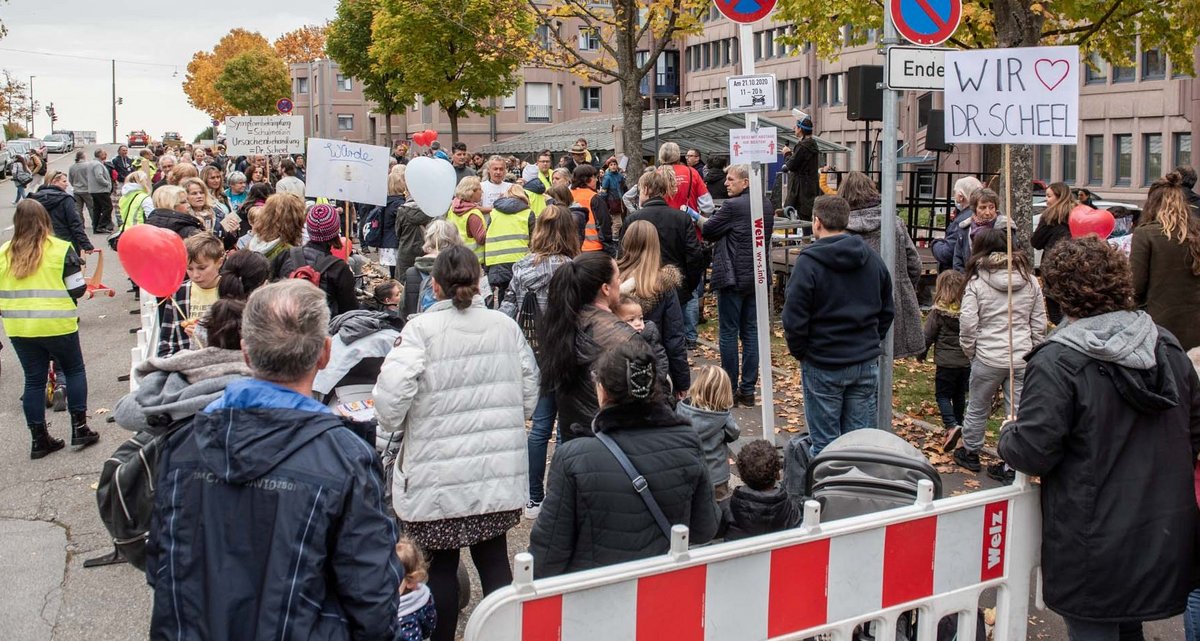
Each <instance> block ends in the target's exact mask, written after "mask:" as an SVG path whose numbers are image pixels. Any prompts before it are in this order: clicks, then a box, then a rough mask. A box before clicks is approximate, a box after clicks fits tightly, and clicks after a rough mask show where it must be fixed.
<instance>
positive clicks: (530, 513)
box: [525, 499, 542, 521]
mask: <svg viewBox="0 0 1200 641" xmlns="http://www.w3.org/2000/svg"><path fill="white" fill-rule="evenodd" d="M541 513H542V502H541V501H537V502H534V500H533V499H529V501H528V502H526V503H525V518H527V519H529V520H530V521H536V520H537V517H538V515H539V514H541Z"/></svg>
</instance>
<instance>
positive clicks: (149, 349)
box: [129, 290, 159, 392]
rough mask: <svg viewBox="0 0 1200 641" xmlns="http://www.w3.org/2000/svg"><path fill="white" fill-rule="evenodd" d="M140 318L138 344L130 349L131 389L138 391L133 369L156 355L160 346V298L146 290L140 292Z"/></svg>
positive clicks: (131, 390)
mask: <svg viewBox="0 0 1200 641" xmlns="http://www.w3.org/2000/svg"><path fill="white" fill-rule="evenodd" d="M138 318H139V320H140V321H141V325H140V326H139V327H138V329H137V344H136V345H134V346H133V348H131V349H130V350H129V352H130V355H129V361H130V362H129V391H130V392H135V391H137V387H138V385H137V381H136V380H135V379H134V376H133V371H134V370H135V369H137V366H138V365H140V364H142V362H143V361H145V360H146V359H148V358H150V357H151V356H154V352H155V350H156V349H157V347H158V330H159V324H158V299H157V298H155V297H154V296H152V295H150V294H148V293H147V292H146V291H145V290H139V293H138Z"/></svg>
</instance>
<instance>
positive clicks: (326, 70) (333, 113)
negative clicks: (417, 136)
mask: <svg viewBox="0 0 1200 641" xmlns="http://www.w3.org/2000/svg"><path fill="white" fill-rule="evenodd" d="M289 73H290V74H291V80H292V104H293V110H292V115H295V116H301V117H303V118H304V135H305V137H306V138H327V139H331V140H347V141H349V142H359V143H367V144H373V145H386V144H387V136H386V131H387V127H386V125H387V123H386V122H385V121H384V116H383V114H381V113H378V112H377V111H376V110H375V104H374V103H372V102H370V101H368V100H367V99H366V98H365V97H363V87H362V83H361V82H360V81H359V80H358V79H357V78H352V77H350V76H347V75H345V74H343V73H342V72H341V70H340V69H339V68H338V64H337V63H336V62H334V61H332V60H327V59H326V60H317V61H315V62H312V63H298V64H293V65H290V66H289ZM392 135H393V137H394V138H395V139H396V140H403V139H404V138H406V137H407V132H406V131H405V129H404V115H403V114H393V115H392Z"/></svg>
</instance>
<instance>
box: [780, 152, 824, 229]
mask: <svg viewBox="0 0 1200 641" xmlns="http://www.w3.org/2000/svg"><path fill="white" fill-rule="evenodd" d="M820 159H821V150H820V148H819V147H818V146H817V140H816V138H813V137H812V136H809V137H808V138H805V139H803V140H801V141H800V142H799V143H797V144H796V148H795V149H794V150H793V151H792V156H791V158H788V159H787V162H786V163H784V168H785V169H787V170H788V173H789V174H790V175H789V176H788V192H789V193H788V199H787V204H789V205H791V206H792V207H795V208H796V213H797V215H798V216H800V218H803V219H805V220H812V210H813V203H814V202H815V201H816V199H817V196H820V195H821V177H820V174H819V173H818V172H819V170H820V165H821V160H820Z"/></svg>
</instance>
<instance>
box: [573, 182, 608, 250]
mask: <svg viewBox="0 0 1200 641" xmlns="http://www.w3.org/2000/svg"><path fill="white" fill-rule="evenodd" d="M596 176H597V173H596V168H595V167H593V166H591V165H586V164H581V165H579V166H577V167H575V171H574V173H573V174H572V175H571V195H572V196H573V197H574V198H575V204H576V205H579V206H580V207H583V208H584V209H585V210H587V222H586V223H585V224H584V226H583V230H582V231H583V245H582V249H583V251H584V253H587V252H599V251H602V252H605V253H607V254H608V255H609V256H616V255H617V244H616V242H615V241H613V233H612V218H611V217H610V216H609V214H608V203H606V202H604V197H603V196H601V195H600V194H599V193H597V192H596Z"/></svg>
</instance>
